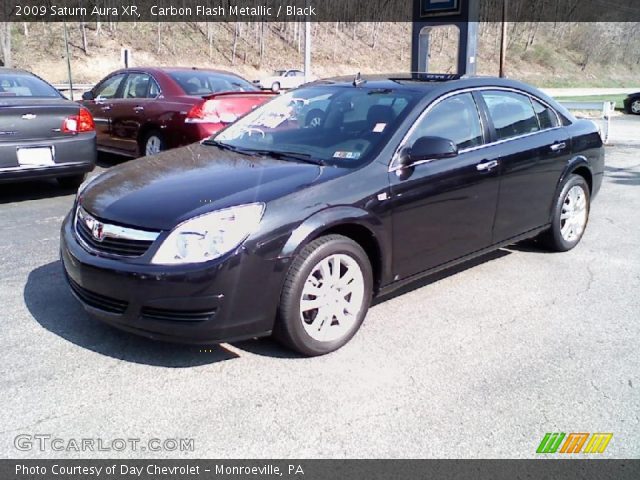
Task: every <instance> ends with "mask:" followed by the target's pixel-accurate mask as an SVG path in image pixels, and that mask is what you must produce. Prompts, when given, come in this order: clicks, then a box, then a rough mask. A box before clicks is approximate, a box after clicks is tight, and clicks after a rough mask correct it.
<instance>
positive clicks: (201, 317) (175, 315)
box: [142, 307, 216, 322]
mask: <svg viewBox="0 0 640 480" xmlns="http://www.w3.org/2000/svg"><path fill="white" fill-rule="evenodd" d="M215 314H216V309H215V308H214V309H212V310H193V311H183V310H169V309H166V308H151V307H144V308H143V309H142V316H143V317H144V318H148V319H152V320H169V321H174V322H175V321H179V322H204V321H207V320H210V319H212V318H213V317H214V315H215Z"/></svg>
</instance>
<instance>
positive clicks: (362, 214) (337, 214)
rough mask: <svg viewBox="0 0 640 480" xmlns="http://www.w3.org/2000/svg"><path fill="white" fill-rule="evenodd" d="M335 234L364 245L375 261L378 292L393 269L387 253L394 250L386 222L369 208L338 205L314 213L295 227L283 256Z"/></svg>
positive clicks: (289, 255)
mask: <svg viewBox="0 0 640 480" xmlns="http://www.w3.org/2000/svg"><path fill="white" fill-rule="evenodd" d="M331 234H337V235H343V236H345V237H347V238H350V239H351V240H353V241H354V242H356V243H357V244H358V245H360V246H361V247H362V249H363V250H364V251H365V253H366V254H367V257H368V258H369V261H370V262H371V268H372V271H373V279H374V292H377V291H378V289H379V287H380V285H381V284H382V282H383V280H384V278H385V275H386V272H387V271H388V269H389V261H388V260H387V259H388V257H389V256H388V255H386V254H385V252H387V251H390V250H388V239H387V238H385V235H384V231H383V227H382V222H381V221H380V220H379V219H377V218H376V217H374V216H372V215H371V214H370V213H369V212H366V211H365V210H361V209H359V208H356V207H335V208H332V209H328V210H323V211H321V212H318V213H316V214H314V215H312V216H311V217H309V218H307V219H306V220H305V221H304V222H302V223H301V224H300V225H299V226H298V227H297V228H296V229H294V231H293V232H292V234H291V236H290V237H289V240H288V241H287V243H286V244H285V246H284V248H283V249H282V252H281V254H280V256H281V257H293V256H295V255H297V254H298V253H299V252H300V251H301V250H302V249H303V248H304V246H305V245H307V244H309V243H310V242H312V241H314V240H316V239H318V238H320V237H323V236H326V235H331Z"/></svg>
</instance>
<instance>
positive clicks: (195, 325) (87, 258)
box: [60, 214, 286, 344]
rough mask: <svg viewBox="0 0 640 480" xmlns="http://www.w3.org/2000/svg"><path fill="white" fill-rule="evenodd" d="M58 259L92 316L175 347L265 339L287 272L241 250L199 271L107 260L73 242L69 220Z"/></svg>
mask: <svg viewBox="0 0 640 480" xmlns="http://www.w3.org/2000/svg"><path fill="white" fill-rule="evenodd" d="M151 248H152V249H153V248H154V246H152V247H151ZM60 255H61V260H62V264H63V268H64V271H65V276H66V278H67V281H68V283H69V284H70V287H71V291H72V292H73V294H74V296H75V297H76V298H77V299H78V300H79V301H80V302H81V303H82V305H83V306H84V308H85V310H87V311H88V312H89V313H90V314H91V315H92V316H94V317H96V318H98V319H100V320H102V321H104V322H106V323H109V324H111V325H113V326H115V327H117V328H119V329H122V330H126V331H129V332H132V333H136V334H139V335H143V336H146V337H149V338H153V339H157V340H167V341H175V342H180V343H195V344H207V343H216V342H222V341H229V340H235V339H240V338H251V337H258V336H264V335H268V334H270V333H271V330H272V329H273V324H274V320H275V315H276V309H277V304H278V301H279V296H280V288H281V285H282V281H283V279H284V273H285V271H286V268H285V265H284V264H281V263H280V261H279V260H265V259H262V258H260V257H258V256H257V255H254V254H251V253H250V252H247V251H246V250H245V249H243V248H240V249H238V250H237V251H236V252H234V253H232V254H230V255H228V256H226V257H223V258H221V259H219V261H213V262H208V263H206V264H199V265H180V266H161V265H149V264H141V263H134V262H132V261H130V260H120V259H113V258H106V257H103V256H99V255H95V254H93V253H89V252H88V251H87V250H85V249H84V248H83V247H82V246H81V245H80V244H79V243H78V241H77V239H76V237H75V234H74V232H73V225H72V215H71V214H69V215H68V216H67V217H66V218H65V220H64V222H63V225H62V230H61V241H60Z"/></svg>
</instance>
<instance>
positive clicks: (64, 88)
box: [51, 83, 94, 100]
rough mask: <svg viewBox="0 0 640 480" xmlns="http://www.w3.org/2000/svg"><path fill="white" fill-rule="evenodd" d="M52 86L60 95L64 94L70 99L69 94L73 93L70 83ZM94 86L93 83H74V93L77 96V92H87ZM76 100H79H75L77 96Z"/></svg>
mask: <svg viewBox="0 0 640 480" xmlns="http://www.w3.org/2000/svg"><path fill="white" fill-rule="evenodd" d="M51 85H53V87H54V88H55V89H57V90H58V91H59V92H60V93H62V94H63V95H65V96H66V97H69V95H68V92H70V91H71V88H69V84H68V83H52V84H51ZM93 86H94V84H93V83H74V84H73V93H74V94H75V93H76V92H78V93H81V92H86V91H87V90H91V89H92V88H93ZM74 100H77V99H76V98H75V95H74Z"/></svg>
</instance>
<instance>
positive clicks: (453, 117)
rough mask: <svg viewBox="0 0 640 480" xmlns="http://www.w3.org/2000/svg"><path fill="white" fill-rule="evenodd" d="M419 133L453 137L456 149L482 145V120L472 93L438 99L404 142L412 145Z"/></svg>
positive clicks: (428, 135) (421, 134)
mask: <svg viewBox="0 0 640 480" xmlns="http://www.w3.org/2000/svg"><path fill="white" fill-rule="evenodd" d="M420 137H442V138H446V139H448V140H451V141H453V143H455V144H456V145H457V147H458V150H465V149H468V148H473V147H478V146H480V145H482V144H483V142H484V139H483V130H482V124H481V123H480V113H479V112H478V107H477V106H476V102H475V100H474V99H473V95H472V94H471V93H461V94H458V95H455V96H453V97H449V98H447V99H445V100H443V101H441V102H440V103H438V104H437V105H436V106H435V107H433V108H432V109H431V111H430V112H429V113H427V115H426V116H424V117H423V118H422V120H420V123H419V124H418V126H417V128H416V129H415V130H414V131H413V133H412V134H411V136H410V138H409V141H408V142H407V146H411V145H413V143H414V142H415V141H416V140H417V139H418V138H420Z"/></svg>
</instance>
